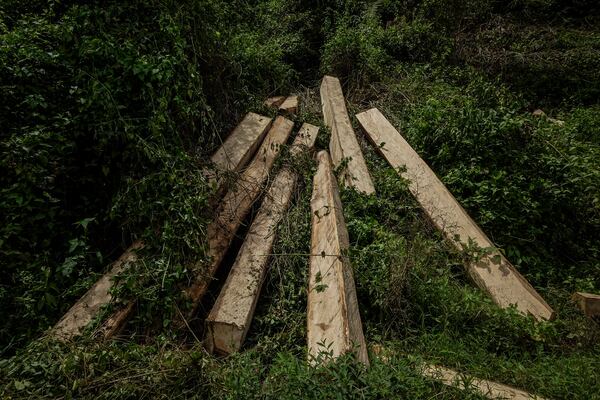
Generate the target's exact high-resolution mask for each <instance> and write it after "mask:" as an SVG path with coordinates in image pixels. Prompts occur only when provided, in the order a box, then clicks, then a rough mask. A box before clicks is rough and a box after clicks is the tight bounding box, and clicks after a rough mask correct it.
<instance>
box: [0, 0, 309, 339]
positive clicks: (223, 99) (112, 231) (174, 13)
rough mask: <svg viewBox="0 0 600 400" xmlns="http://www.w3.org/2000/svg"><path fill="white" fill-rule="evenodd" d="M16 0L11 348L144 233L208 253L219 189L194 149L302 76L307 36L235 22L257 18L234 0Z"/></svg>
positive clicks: (10, 96)
mask: <svg viewBox="0 0 600 400" xmlns="http://www.w3.org/2000/svg"><path fill="white" fill-rule="evenodd" d="M9 8H10V7H8V5H6V9H9ZM16 10H18V11H20V12H21V14H19V13H18V12H16V11H15V10H14V9H10V10H9V11H10V12H6V13H5V14H3V20H2V22H3V24H2V27H3V28H2V29H3V32H2V39H1V40H0V43H1V48H0V57H1V61H0V81H1V82H2V83H1V84H0V86H1V87H2V96H0V119H1V120H2V131H1V132H0V139H1V144H0V149H1V150H0V151H1V161H0V165H1V171H2V172H1V173H0V184H1V185H0V186H1V191H2V192H1V193H2V197H1V200H0V213H1V214H2V215H3V218H4V221H3V224H2V227H0V257H1V258H0V259H1V263H2V265H3V269H4V274H3V275H2V282H1V286H0V310H1V313H2V314H3V315H7V316H8V318H7V320H6V321H5V323H4V324H3V326H2V328H0V347H2V348H5V347H6V346H8V347H7V348H10V347H11V346H14V345H16V344H18V343H20V342H21V341H22V340H24V339H25V338H28V337H30V336H31V335H32V334H35V333H36V332H38V331H39V330H40V329H43V328H45V327H47V326H48V324H50V323H52V322H53V321H55V320H56V318H57V316H59V315H60V314H61V313H62V312H64V311H65V307H66V306H68V305H69V304H71V303H72V301H73V300H74V299H75V298H76V296H78V295H80V294H81V293H82V290H84V289H85V287H88V286H89V284H90V282H91V281H92V280H93V279H94V275H93V274H92V275H90V273H93V272H95V271H102V268H103V266H104V265H105V264H106V262H107V261H109V260H110V259H112V258H114V257H116V256H118V255H119V252H120V251H121V249H122V245H127V244H128V243H130V242H131V240H132V239H131V237H132V236H138V237H139V236H146V238H147V239H148V240H149V243H156V244H157V247H156V249H157V250H156V251H159V252H164V251H170V250H172V248H171V246H167V247H166V248H165V247H161V246H158V244H159V243H160V242H161V241H165V240H166V241H167V242H168V240H169V239H175V238H182V237H185V238H187V239H186V240H185V242H183V243H181V244H179V245H178V246H177V248H178V250H179V251H176V252H173V254H171V255H170V256H171V257H173V260H172V261H173V262H174V263H178V262H183V261H185V260H186V259H188V258H191V257H201V255H200V254H198V253H199V252H201V249H202V247H201V246H199V245H198V241H199V240H201V239H202V238H201V237H202V235H201V233H202V232H204V228H203V227H204V222H203V217H202V213H203V212H204V211H203V205H204V200H205V199H206V196H207V192H208V188H207V187H206V185H205V184H204V182H203V181H202V178H201V175H200V174H198V172H197V171H198V166H199V159H198V158H196V157H195V155H202V154H208V153H210V152H211V151H212V149H214V147H215V144H216V143H217V139H218V135H220V134H222V133H223V132H224V131H226V129H227V128H229V127H230V126H231V125H232V123H233V122H234V121H235V120H236V119H237V118H238V116H239V114H240V113H242V112H244V111H245V106H244V105H247V104H250V103H251V102H252V101H253V99H254V98H255V96H256V97H258V98H260V97H262V96H261V94H266V93H268V92H269V91H271V90H273V89H274V88H276V87H278V88H282V87H285V86H286V85H289V84H291V83H292V82H294V76H295V75H296V74H295V72H294V70H293V68H292V67H291V66H290V65H289V64H287V63H286V61H285V58H286V57H287V55H288V54H290V53H294V52H295V51H296V48H297V47H299V46H301V45H302V37H299V38H297V37H296V36H294V35H295V34H290V35H277V34H276V32H271V33H269V32H265V31H252V30H250V29H249V28H250V27H249V26H248V27H246V28H244V26H241V25H232V27H231V28H230V29H228V30H225V31H222V30H221V28H222V27H224V26H228V25H227V24H229V23H230V21H231V22H234V24H235V23H236V22H238V21H241V20H243V19H244V18H245V17H246V16H244V15H242V14H241V13H242V11H243V10H240V9H239V8H238V7H236V5H235V4H229V3H227V2H223V3H221V2H212V1H211V2H208V1H206V2H205V1H200V2H197V1H189V2H185V3H181V2H161V1H153V2H125V3H122V2H111V3H103V4H102V5H101V6H100V5H99V4H95V3H94V2H92V3H89V4H85V5H79V4H77V3H74V4H73V3H59V2H56V3H53V2H50V3H48V4H46V3H40V4H36V3H32V4H30V5H29V6H27V7H26V6H24V5H23V6H20V7H17V8H16ZM236 18H237V19H236ZM225 21H227V23H225ZM265 22H266V21H265ZM240 24H241V22H240ZM238 26H240V28H239V29H237V28H236V27H238ZM270 34H273V35H274V36H276V37H277V38H278V40H280V41H281V42H277V41H271V40H269V37H270V36H269V35H270ZM290 38H296V39H294V40H295V41H292V39H290ZM286 41H288V42H290V41H291V43H289V46H288V50H282V48H281V46H280V45H279V43H284V42H286ZM155 233H158V236H157V235H156V234H155ZM153 240H154V242H153ZM161 248H162V250H158V249H161ZM150 251H152V250H151V249H150ZM82 280H83V281H82ZM23 321H28V323H23Z"/></svg>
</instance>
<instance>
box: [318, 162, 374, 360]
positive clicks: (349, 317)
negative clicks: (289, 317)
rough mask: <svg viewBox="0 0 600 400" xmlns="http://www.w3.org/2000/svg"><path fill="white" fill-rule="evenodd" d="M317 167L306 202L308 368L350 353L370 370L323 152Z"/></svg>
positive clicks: (342, 224)
mask: <svg viewBox="0 0 600 400" xmlns="http://www.w3.org/2000/svg"><path fill="white" fill-rule="evenodd" d="M317 160H318V162H319V165H318V168H317V173H316V175H315V177H314V181H313V194H312V199H311V202H310V206H311V211H312V233H311V255H310V269H309V282H308V312H307V314H308V316H307V336H308V338H307V341H308V354H309V362H311V363H312V364H317V363H319V362H327V361H328V360H330V359H335V358H337V357H338V356H340V355H342V354H344V353H348V352H354V353H355V354H356V356H357V358H358V360H359V361H361V362H363V363H364V364H367V365H368V364H369V356H368V354H367V347H366V344H365V338H364V335H363V330H362V323H361V319H360V313H359V309H358V300H357V297H356V288H355V287H354V278H353V276H352V266H351V265H350V260H349V259H348V255H347V251H348V248H349V239H348V231H347V230H346V223H345V221H344V215H343V212H342V202H341V200H340V195H339V191H338V186H337V181H336V179H335V176H334V175H333V172H332V165H331V159H330V157H329V154H328V153H327V152H326V151H321V152H319V154H318V155H317Z"/></svg>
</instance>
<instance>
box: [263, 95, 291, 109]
mask: <svg viewBox="0 0 600 400" xmlns="http://www.w3.org/2000/svg"><path fill="white" fill-rule="evenodd" d="M285 99H286V97H285V96H274V97H269V98H268V99H266V100H265V102H264V105H265V106H267V107H269V108H279V106H280V105H281V103H283V102H284V101H285Z"/></svg>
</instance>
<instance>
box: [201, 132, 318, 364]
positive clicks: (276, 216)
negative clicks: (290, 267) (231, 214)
mask: <svg viewBox="0 0 600 400" xmlns="http://www.w3.org/2000/svg"><path fill="white" fill-rule="evenodd" d="M318 133H319V128H317V127H316V126H313V125H310V124H304V125H302V127H301V128H300V132H299V133H298V135H297V136H296V139H295V140H294V143H293V144H292V148H291V151H290V152H291V154H292V156H296V155H297V154H298V153H300V152H301V151H303V150H304V149H312V148H313V146H314V144H315V141H316V139H317V135H318ZM297 179H298V176H297V173H296V172H294V171H292V170H291V169H289V168H283V169H282V170H281V171H280V172H279V173H278V174H277V177H276V178H275V180H274V182H273V184H272V185H271V187H270V189H269V191H268V192H267V195H266V196H265V199H264V200H263V203H262V205H261V208H260V210H259V212H258V214H257V216H256V217H255V218H254V221H253V222H252V226H251V227H250V230H249V232H248V234H247V235H246V238H245V240H244V243H243V245H242V247H241V249H240V250H239V253H238V255H237V258H236V260H235V262H234V264H233V266H232V267H231V271H230V273H229V276H228V277H227V280H226V281H225V284H224V286H223V288H222V289H221V292H220V294H219V297H218V298H217V301H216V302H215V305H214V306H213V308H212V310H211V312H210V314H209V315H208V317H207V319H206V332H207V333H206V340H205V343H206V347H207V349H208V350H209V351H210V352H218V353H221V354H231V353H233V352H236V351H239V349H240V348H241V347H242V344H243V342H244V339H245V338H246V334H247V333H248V329H249V327H250V323H251V322H252V317H253V315H254V310H255V308H256V303H257V301H258V297H259V295H260V290H261V287H262V284H263V281H264V278H265V275H266V272H267V265H268V262H269V255H270V253H271V251H272V249H273V243H274V241H275V233H276V231H277V226H278V224H279V222H280V220H281V219H282V218H283V215H284V213H285V212H286V211H287V209H288V207H289V204H290V201H291V198H292V194H293V192H294V189H295V185H296V181H297Z"/></svg>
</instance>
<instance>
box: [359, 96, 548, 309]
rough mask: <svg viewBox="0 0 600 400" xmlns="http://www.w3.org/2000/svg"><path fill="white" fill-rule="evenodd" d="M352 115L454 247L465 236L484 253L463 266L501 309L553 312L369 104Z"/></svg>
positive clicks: (464, 242) (459, 245)
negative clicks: (484, 250)
mask: <svg viewBox="0 0 600 400" xmlns="http://www.w3.org/2000/svg"><path fill="white" fill-rule="evenodd" d="M356 117H357V118H358V121H359V123H360V125H361V126H362V128H363V129H364V130H365V132H366V133H367V136H368V137H369V138H370V139H371V141H372V143H373V145H374V146H375V148H376V149H377V150H378V151H379V152H380V153H381V155H382V156H383V157H384V158H385V159H386V160H387V161H388V162H389V163H390V165H391V166H392V167H394V168H396V169H400V168H403V167H406V171H405V172H401V173H400V175H401V176H402V177H404V178H406V179H407V180H408V181H409V189H410V191H411V193H412V194H413V196H415V198H416V199H417V201H418V202H419V203H420V205H421V207H422V208H423V210H424V211H425V213H426V214H427V215H428V216H429V218H430V219H431V220H432V221H433V223H434V225H435V226H436V227H437V228H438V229H439V230H440V231H441V232H442V233H443V234H444V236H445V237H446V239H448V240H449V241H450V242H452V243H453V244H454V245H455V246H456V247H457V248H458V249H459V250H462V249H463V247H464V246H467V245H468V244H469V242H470V241H472V243H474V244H476V245H477V246H478V247H480V248H483V249H488V251H489V253H488V254H485V255H483V256H482V257H481V258H480V259H479V260H474V261H470V262H468V263H467V264H466V268H467V270H468V272H469V274H470V275H471V277H472V278H473V280H474V281H475V283H476V284H477V285H478V286H479V287H480V288H481V289H483V290H485V291H486V292H487V293H489V295H490V297H491V298H492V300H494V302H495V303H496V304H498V305H499V306H500V307H502V308H507V307H510V306H512V305H514V306H516V308H517V309H518V310H519V311H520V312H522V313H525V314H531V315H533V316H534V317H535V318H536V319H538V320H541V319H544V320H548V319H551V318H552V317H553V316H554V311H553V310H552V308H550V306H549V305H548V304H547V303H546V302H545V301H544V299H543V298H542V297H541V296H540V295H539V294H538V293H537V292H536V291H535V289H534V288H533V287H532V286H531V285H530V284H529V282H527V280H526V279H525V278H524V277H523V276H522V275H521V274H520V273H519V272H518V271H517V270H516V268H515V267H514V266H513V265H512V264H511V263H510V262H509V261H508V260H507V259H506V258H505V257H504V255H502V253H501V252H500V251H499V250H498V249H497V248H496V247H495V246H494V244H493V243H492V242H491V240H490V239H489V238H488V237H487V236H486V235H485V233H484V232H483V231H482V230H481V229H480V228H479V226H478V225H477V224H476V223H475V221H473V220H472V219H471V217H469V215H468V214H467V213H466V211H465V210H464V209H463V208H462V207H461V205H460V204H459V203H458V201H457V200H456V199H455V198H454V196H452V193H450V191H448V189H447V188H446V186H444V184H443V183H442V182H441V181H440V180H439V179H438V177H437V176H436V175H435V173H434V172H433V171H432V170H431V169H430V168H429V167H428V166H427V164H426V163H425V161H423V160H422V159H421V157H419V155H418V154H417V152H415V151H414V150H413V148H412V147H411V146H410V144H408V142H407V141H406V140H405V139H404V138H403V137H402V135H400V133H399V132H398V131H397V130H396V129H395V128H394V127H393V126H392V124H390V122H389V121H388V120H387V119H386V118H385V117H384V116H383V114H381V112H379V110H377V109H376V108H373V109H371V110H368V111H365V112H363V113H360V114H357V115H356Z"/></svg>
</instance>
